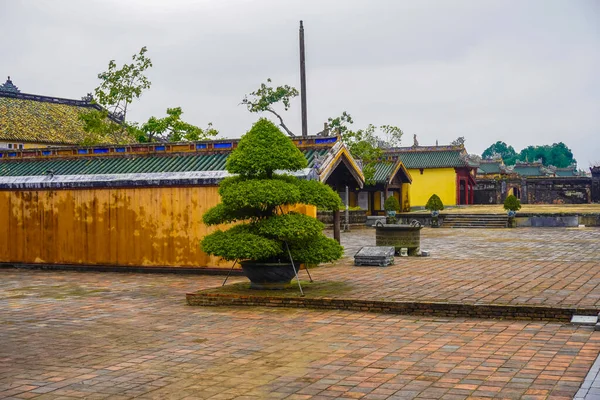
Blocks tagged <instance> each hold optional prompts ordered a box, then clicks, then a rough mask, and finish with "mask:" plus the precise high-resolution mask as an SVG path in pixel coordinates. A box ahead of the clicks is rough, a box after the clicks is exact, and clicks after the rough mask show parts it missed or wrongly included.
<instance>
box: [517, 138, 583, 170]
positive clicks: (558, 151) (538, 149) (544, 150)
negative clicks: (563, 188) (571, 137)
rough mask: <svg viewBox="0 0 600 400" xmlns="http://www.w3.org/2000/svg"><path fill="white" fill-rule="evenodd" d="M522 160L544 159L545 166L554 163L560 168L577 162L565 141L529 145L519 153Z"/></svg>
mask: <svg viewBox="0 0 600 400" xmlns="http://www.w3.org/2000/svg"><path fill="white" fill-rule="evenodd" d="M518 158H519V160H521V161H529V162H532V161H536V160H540V159H541V160H542V164H544V165H545V166H549V165H553V166H555V167H558V168H565V167H568V166H570V165H573V164H576V163H577V161H576V160H575V159H574V158H573V152H572V151H571V149H569V148H568V147H567V146H566V145H565V144H564V143H563V142H559V143H554V144H552V146H548V145H544V146H527V147H526V148H524V149H523V150H521V152H520V153H519V157H518Z"/></svg>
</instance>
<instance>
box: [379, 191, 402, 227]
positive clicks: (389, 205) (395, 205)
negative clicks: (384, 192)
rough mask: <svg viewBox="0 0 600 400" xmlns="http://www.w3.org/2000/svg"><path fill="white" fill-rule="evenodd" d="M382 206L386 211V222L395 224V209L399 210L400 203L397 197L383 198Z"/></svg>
mask: <svg viewBox="0 0 600 400" xmlns="http://www.w3.org/2000/svg"><path fill="white" fill-rule="evenodd" d="M383 208H384V210H385V211H386V212H387V215H388V220H387V223H388V224H395V223H396V211H400V203H399V202H398V199H396V198H395V197H394V196H390V197H388V198H387V199H385V202H384V203H383Z"/></svg>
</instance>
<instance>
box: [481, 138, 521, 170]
mask: <svg viewBox="0 0 600 400" xmlns="http://www.w3.org/2000/svg"><path fill="white" fill-rule="evenodd" d="M496 156H499V157H501V158H502V160H503V161H504V163H505V164H506V165H513V164H514V163H515V160H516V159H517V152H516V151H515V149H514V148H513V147H512V146H508V145H507V144H506V143H504V142H502V141H497V142H496V143H494V144H493V145H491V146H490V147H488V148H487V149H485V150H484V151H483V153H482V154H481V157H482V158H484V159H488V160H489V159H492V158H494V157H496Z"/></svg>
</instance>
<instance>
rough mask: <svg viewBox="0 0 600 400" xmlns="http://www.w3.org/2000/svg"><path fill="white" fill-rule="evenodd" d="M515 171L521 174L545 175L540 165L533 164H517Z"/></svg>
mask: <svg viewBox="0 0 600 400" xmlns="http://www.w3.org/2000/svg"><path fill="white" fill-rule="evenodd" d="M513 171H514V172H515V173H517V174H519V175H521V176H543V175H545V174H544V173H543V172H542V171H540V167H532V166H525V165H524V166H520V165H515V166H514V168H513Z"/></svg>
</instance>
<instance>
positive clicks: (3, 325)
mask: <svg viewBox="0 0 600 400" xmlns="http://www.w3.org/2000/svg"><path fill="white" fill-rule="evenodd" d="M365 231H366V230H365ZM431 231H433V230H428V229H427V228H426V229H423V231H422V232H423V235H424V239H426V240H431V243H432V244H429V245H428V246H427V247H428V248H431V249H432V250H434V251H433V252H432V256H431V257H428V258H410V257H409V258H403V259H402V262H401V264H400V263H399V264H398V265H395V266H390V267H388V268H374V269H366V268H365V269H361V268H357V267H353V266H351V260H346V261H343V262H341V263H339V264H338V265H335V266H327V267H322V268H316V269H314V273H313V277H315V278H317V279H333V277H336V276H338V277H339V279H340V280H343V281H348V282H349V280H350V279H355V281H354V282H357V283H358V284H360V285H364V286H365V287H364V288H358V289H356V288H355V289H352V291H353V293H358V294H361V295H362V294H364V295H365V296H373V297H375V296H376V297H380V298H395V299H434V300H441V301H456V302H505V303H506V304H514V303H517V302H524V303H525V304H533V305H536V304H542V305H543V304H555V305H569V306H573V305H576V306H581V307H597V306H598V304H599V303H598V302H599V301H600V300H599V296H600V291H599V288H600V286H599V285H600V276H599V269H600V266H599V265H600V260H599V259H598V257H599V255H598V246H599V244H598V241H597V239H598V238H599V236H598V233H595V232H600V230H596V231H591V230H587V229H585V230H578V231H573V232H572V231H569V230H554V229H549V230H546V229H541V230H540V229H537V230H535V232H531V233H530V232H529V231H528V230H523V231H522V230H521V229H514V230H502V232H501V233H494V232H491V233H490V232H487V230H477V231H476V233H477V235H482V237H484V238H487V240H488V242H489V243H491V244H492V245H491V247H489V248H488V250H489V253H486V252H485V251H484V249H485V247H484V242H485V240H483V239H480V238H478V237H476V235H475V236H468V235H467V236H464V237H463V239H462V240H461V239H460V238H459V237H458V236H455V235H456V234H457V232H455V230H443V231H444V232H443V233H444V235H449V238H448V240H447V241H445V240H443V239H442V238H441V237H438V236H436V235H438V233H436V232H431ZM438 231H442V229H439V230H438ZM456 231H459V230H456ZM504 231H511V232H506V233H505V232H504ZM512 231H515V232H514V233H513V232H512ZM519 231H521V232H520V233H519ZM550 231H552V233H550ZM496 232H497V230H496ZM352 234H354V232H353V233H352ZM519 235H522V237H521V239H518V237H519ZM490 238H491V239H490ZM540 238H541V239H543V240H544V241H545V242H540V241H536V240H538V239H540ZM494 239H495V240H496V241H494ZM515 240H520V241H521V243H520V244H517V243H516V242H514V241H515ZM529 240H532V242H531V243H529V242H528V241H529ZM561 240H562V241H563V242H560V241H561ZM594 240H596V242H594ZM559 242H560V243H559ZM435 243H437V245H433V244H435ZM563 243H565V244H564V245H563ZM363 245H368V244H363ZM436 246H437V247H436ZM440 246H441V247H442V250H443V251H438V250H439V247H440ZM519 246H521V247H523V250H522V251H521V253H520V255H513V254H512V253H511V252H512V251H517V250H518V247H519ZM569 247H572V248H573V250H570V249H568V248H569ZM503 249H504V250H503ZM506 249H509V250H510V251H509V252H506V251H505V250H506ZM555 250H557V251H558V252H559V253H560V254H559V255H556V254H555V253H553V251H555ZM464 252H466V254H467V255H469V254H470V255H471V258H469V257H467V256H465V255H464V254H463V253H464ZM578 252H580V253H581V254H579V253H578ZM479 253H480V254H479ZM543 253H545V254H547V255H548V257H547V258H546V259H544V258H543ZM478 254H479V255H478ZM474 255H475V256H474ZM555 256H556V258H554V257H555ZM444 257H446V258H444ZM473 257H474V258H473ZM481 260H485V261H483V262H482V261H481ZM356 271H360V274H357V272H356ZM222 279H223V277H211V276H190V275H186V276H182V275H154V274H148V275H144V274H115V273H81V272H60V271H30V270H19V271H16V270H0V398H20V399H23V398H36V399H42V400H43V399H57V398H89V399H104V398H108V399H126V398H127V399H129V398H139V399H170V398H175V399H180V398H188V399H197V398H200V399H204V398H210V397H213V398H232V396H233V398H235V397H238V398H258V399H267V398H285V397H287V396H296V397H292V398H313V399H331V398H357V397H359V398H372V399H378V398H390V399H393V398H415V397H421V398H441V399H462V398H467V397H468V396H473V395H480V396H495V397H498V398H514V399H517V398H573V396H575V395H576V394H580V393H584V391H585V394H586V395H589V396H594V393H595V391H596V387H595V386H594V384H595V380H594V381H590V383H589V385H587V386H586V388H585V389H581V388H583V385H582V383H583V382H584V380H585V378H586V375H588V372H589V373H590V374H591V373H595V374H596V376H597V375H598V372H599V371H600V367H598V368H596V366H594V367H592V365H593V364H594V362H595V360H596V358H597V356H598V353H599V352H600V333H599V332H596V331H594V330H593V328H591V327H584V326H574V325H570V324H561V323H555V322H552V323H550V322H542V321H530V320H525V321H514V320H513V321H503V320H486V319H465V318H435V317H416V316H414V317H410V316H402V315H389V314H376V313H364V312H350V311H339V310H300V309H273V308H227V307H215V308H202V307H189V306H186V305H185V304H184V301H183V294H184V293H186V292H191V291H195V290H198V289H202V288H209V287H216V286H219V285H220V284H221V282H222ZM232 279H233V280H232V281H233V282H240V281H243V280H245V278H240V277H234V278H232ZM336 279H337V278H336ZM356 279H358V281H356ZM461 385H465V386H461ZM39 388H47V389H44V390H49V389H53V388H55V390H53V391H48V393H37V392H35V390H37V389H39ZM14 389H16V390H17V393H15V392H13V391H12V390H14ZM592 391H594V392H592ZM57 392H58V393H59V394H56V393H57ZM307 396H308V397H307ZM361 396H362V397H361Z"/></svg>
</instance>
